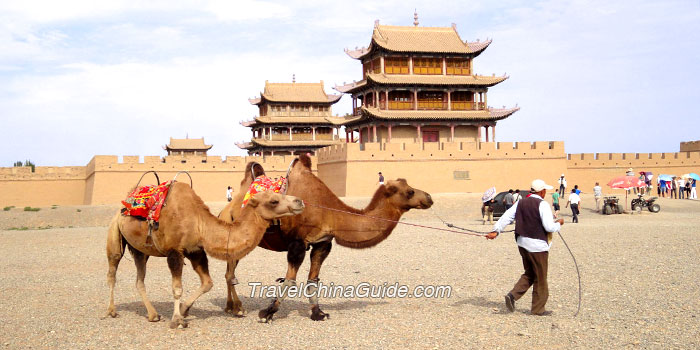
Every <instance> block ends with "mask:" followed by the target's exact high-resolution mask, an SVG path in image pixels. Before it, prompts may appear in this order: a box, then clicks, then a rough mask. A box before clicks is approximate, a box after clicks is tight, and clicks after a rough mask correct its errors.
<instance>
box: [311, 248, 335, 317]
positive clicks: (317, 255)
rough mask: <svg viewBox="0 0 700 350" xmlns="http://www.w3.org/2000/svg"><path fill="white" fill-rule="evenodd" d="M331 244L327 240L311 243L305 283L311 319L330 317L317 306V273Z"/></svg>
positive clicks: (329, 250)
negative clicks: (307, 277)
mask: <svg viewBox="0 0 700 350" xmlns="http://www.w3.org/2000/svg"><path fill="white" fill-rule="evenodd" d="M332 246H333V244H332V243H331V242H330V241H328V242H321V243H317V244H315V245H313V248H312V249H311V268H309V280H308V281H307V284H306V290H307V294H308V295H311V296H310V297H309V303H310V304H311V319H312V320H314V321H323V320H325V319H327V318H330V315H329V314H327V313H325V312H323V311H321V308H320V307H319V306H318V295H317V292H318V285H317V284H318V275H319V273H320V272H321V265H322V264H323V261H324V260H326V257H328V254H329V253H330V252H331V247H332Z"/></svg>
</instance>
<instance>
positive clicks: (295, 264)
mask: <svg viewBox="0 0 700 350" xmlns="http://www.w3.org/2000/svg"><path fill="white" fill-rule="evenodd" d="M304 255H306V246H305V245H304V242H303V241H300V240H299V241H292V242H291V243H289V247H288V250H287V274H286V275H285V276H284V284H282V293H281V295H280V296H278V297H277V298H275V299H274V300H273V301H272V302H271V303H270V306H268V307H267V308H266V309H262V310H260V312H259V313H258V317H259V318H260V321H261V322H265V323H266V322H269V321H272V316H274V315H275V313H276V312H277V311H279V307H280V304H282V301H283V300H284V298H285V297H286V294H287V293H286V292H287V290H288V289H289V288H290V287H292V286H296V279H297V272H298V271H299V266H301V263H302V262H304Z"/></svg>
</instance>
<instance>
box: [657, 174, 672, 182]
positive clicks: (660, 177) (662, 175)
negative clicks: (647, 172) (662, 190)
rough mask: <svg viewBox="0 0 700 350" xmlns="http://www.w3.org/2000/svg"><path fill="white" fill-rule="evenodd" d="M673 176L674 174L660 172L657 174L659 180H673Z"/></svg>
mask: <svg viewBox="0 0 700 350" xmlns="http://www.w3.org/2000/svg"><path fill="white" fill-rule="evenodd" d="M674 177H676V176H675V175H667V174H661V175H659V180H664V181H673V178H674Z"/></svg>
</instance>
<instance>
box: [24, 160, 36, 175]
mask: <svg viewBox="0 0 700 350" xmlns="http://www.w3.org/2000/svg"><path fill="white" fill-rule="evenodd" d="M24 166H30V167H32V172H34V169H35V168H36V166H35V165H34V163H32V161H31V160H29V159H27V160H25V161H24Z"/></svg>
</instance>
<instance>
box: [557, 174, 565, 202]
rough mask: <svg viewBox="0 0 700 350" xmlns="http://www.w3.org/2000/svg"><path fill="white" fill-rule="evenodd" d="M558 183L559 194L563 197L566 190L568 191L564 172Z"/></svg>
mask: <svg viewBox="0 0 700 350" xmlns="http://www.w3.org/2000/svg"><path fill="white" fill-rule="evenodd" d="M557 183H558V184H559V196H560V197H563V196H564V192H565V191H566V179H565V178H564V174H561V177H560V178H559V180H557Z"/></svg>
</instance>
